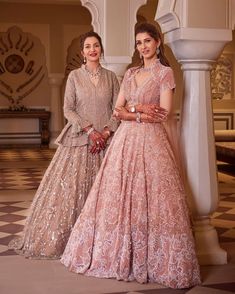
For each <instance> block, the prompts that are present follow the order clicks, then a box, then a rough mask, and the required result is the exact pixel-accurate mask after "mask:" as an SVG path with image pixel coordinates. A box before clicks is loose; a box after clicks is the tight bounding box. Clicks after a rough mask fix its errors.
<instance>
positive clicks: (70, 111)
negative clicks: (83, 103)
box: [64, 72, 92, 132]
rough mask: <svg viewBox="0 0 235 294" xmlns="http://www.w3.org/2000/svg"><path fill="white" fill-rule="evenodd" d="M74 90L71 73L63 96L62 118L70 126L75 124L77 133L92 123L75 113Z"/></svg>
mask: <svg viewBox="0 0 235 294" xmlns="http://www.w3.org/2000/svg"><path fill="white" fill-rule="evenodd" d="M76 99H77V97H76V89H75V84H74V80H73V77H72V72H71V73H70V74H69V76H68V80H67V83H66V88H65V95H64V116H65V118H66V119H67V120H68V121H69V122H70V123H72V124H77V126H78V132H79V131H81V130H82V129H84V128H86V127H89V126H92V123H91V122H90V121H88V120H87V119H85V118H83V117H81V116H80V115H79V114H78V113H77V111H76Z"/></svg>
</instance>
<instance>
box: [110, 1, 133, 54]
mask: <svg viewBox="0 0 235 294" xmlns="http://www.w3.org/2000/svg"><path fill="white" fill-rule="evenodd" d="M125 2H126V0H118V1H116V0H108V1H106V3H107V7H106V12H105V13H106V17H107V23H108V24H109V25H108V26H107V27H106V28H105V29H106V39H107V40H106V42H105V44H106V46H105V55H107V56H111V55H114V56H115V55H117V56H128V55H129V47H128V44H129V43H128V38H129V31H127V29H126V28H127V27H128V20H129V11H128V10H127V9H126V3H125Z"/></svg>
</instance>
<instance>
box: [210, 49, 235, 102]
mask: <svg viewBox="0 0 235 294" xmlns="http://www.w3.org/2000/svg"><path fill="white" fill-rule="evenodd" d="M232 71H233V63H232V60H231V59H230V58H229V56H226V55H224V54H222V55H221V56H220V57H219V59H218V60H217V62H216V63H215V64H214V66H213V68H212V71H211V92H212V98H213V99H217V100H220V99H224V98H226V99H231V93H232Z"/></svg>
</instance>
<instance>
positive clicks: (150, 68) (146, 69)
mask: <svg viewBox="0 0 235 294" xmlns="http://www.w3.org/2000/svg"><path fill="white" fill-rule="evenodd" d="M158 60H159V59H156V60H155V61H153V62H152V63H151V64H150V66H148V67H144V65H142V66H141V68H140V70H141V71H142V72H150V71H151V70H152V69H153V67H154V66H155V65H156V63H157V61H158Z"/></svg>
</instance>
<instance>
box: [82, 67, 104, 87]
mask: <svg viewBox="0 0 235 294" xmlns="http://www.w3.org/2000/svg"><path fill="white" fill-rule="evenodd" d="M83 70H84V72H85V73H86V76H87V79H88V80H89V83H90V84H92V86H93V87H94V88H97V86H98V85H99V84H100V80H101V76H102V67H101V69H100V76H99V80H98V82H97V84H96V85H95V84H94V83H93V82H92V80H91V78H90V77H89V74H88V72H87V71H86V69H85V67H83Z"/></svg>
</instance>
